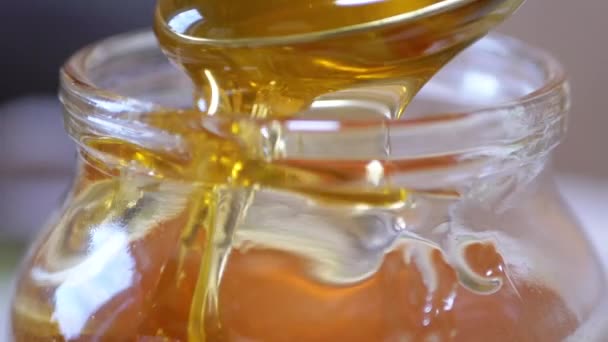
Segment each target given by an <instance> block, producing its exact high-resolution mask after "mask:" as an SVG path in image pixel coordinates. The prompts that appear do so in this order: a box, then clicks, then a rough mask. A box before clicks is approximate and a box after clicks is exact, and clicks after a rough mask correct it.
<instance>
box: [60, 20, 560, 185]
mask: <svg viewBox="0 0 608 342" xmlns="http://www.w3.org/2000/svg"><path fill="white" fill-rule="evenodd" d="M479 44H481V45H480V46H481V49H486V50H488V51H491V52H492V54H493V55H496V56H499V57H500V58H503V59H507V60H509V62H510V63H519V64H521V63H529V64H531V65H533V67H534V68H535V69H536V70H535V71H537V72H540V74H541V75H542V76H540V77H541V78H542V80H541V81H539V84H537V85H535V86H534V88H533V89H529V91H527V93H526V94H524V95H522V96H518V97H517V98H516V99H513V100H511V101H507V102H503V103H499V104H496V105H493V106H480V107H478V108H473V109H471V110H467V111H458V112H452V113H449V112H443V113H442V115H426V116H424V117H421V118H420V117H418V118H412V117H408V116H407V114H406V115H405V116H404V117H402V118H400V119H386V118H382V119H371V120H365V121H362V120H360V119H342V118H340V119H319V118H314V119H310V118H283V119H268V118H262V119H261V118H251V117H244V116H242V115H239V116H236V115H235V116H231V115H221V116H201V115H200V113H197V116H196V119H197V120H198V124H200V125H202V126H203V128H204V129H205V130H207V131H214V133H215V132H217V133H218V134H224V133H226V132H223V131H222V130H223V129H224V128H225V127H230V125H231V124H232V123H234V122H239V123H243V124H245V125H249V127H255V128H256V129H257V130H258V133H259V134H262V135H263V134H267V133H268V132H269V131H276V130H278V131H280V132H279V133H280V134H279V135H281V136H282V137H287V138H286V140H288V142H292V145H291V146H287V147H285V146H283V151H279V152H281V153H276V152H277V151H276V148H275V147H276V146H274V147H268V146H263V147H260V150H264V151H266V152H267V153H268V154H264V155H260V156H259V157H260V158H261V159H264V160H266V161H269V160H277V159H280V160H284V159H294V160H311V159H314V160H331V161H335V160H376V159H383V160H392V161H412V160H419V159H422V158H427V157H431V158H435V157H438V156H439V157H442V156H446V155H449V156H455V157H457V159H458V160H463V159H464V160H469V161H470V160H475V161H479V160H480V159H483V162H480V163H479V165H478V169H477V170H476V171H473V172H477V173H478V176H479V175H480V174H483V173H484V172H485V173H493V172H496V167H489V168H488V167H487V165H488V163H487V161H489V160H491V161H492V162H493V163H494V164H495V162H496V161H498V162H499V164H501V165H502V166H500V168H503V169H504V167H505V165H504V161H505V160H507V159H509V160H512V161H513V162H514V165H519V166H521V165H522V163H526V162H527V161H532V160H537V159H538V158H539V157H540V156H545V155H547V154H548V153H549V152H550V151H551V150H552V149H553V148H554V147H555V146H557V145H558V143H559V141H560V140H561V136H562V134H561V133H562V132H563V130H564V129H565V124H566V113H567V112H568V110H569V86H568V83H567V81H566V76H565V73H564V70H563V68H562V67H561V65H560V63H559V62H558V61H557V60H555V59H554V58H553V57H552V56H550V55H549V54H548V53H546V52H545V51H543V50H540V49H537V48H534V47H531V46H529V45H527V44H525V43H522V42H521V41H518V40H516V39H514V38H510V37H507V36H504V35H500V34H494V33H492V34H490V35H488V36H487V37H485V38H484V39H482V40H481V41H480V42H478V43H476V44H475V45H478V46H479ZM475 45H474V46H475ZM151 50H154V51H156V53H159V52H158V51H160V50H159V48H158V45H157V41H156V39H155V37H154V35H153V33H152V32H151V31H143V32H136V33H127V34H123V35H119V36H115V37H111V38H108V39H105V40H103V41H101V42H99V43H96V44H93V45H90V46H89V47H86V48H84V49H82V50H80V51H79V52H77V53H76V54H75V55H74V56H73V57H71V58H70V59H69V60H68V61H67V63H66V64H65V66H64V67H63V68H62V71H61V94H60V97H61V99H62V102H63V103H64V105H65V107H66V126H67V127H68V131H69V132H70V134H71V135H72V137H73V138H74V139H75V140H80V137H81V136H82V135H87V134H88V135H101V136H103V135H104V134H105V135H106V136H111V135H117V134H118V135H120V138H123V139H125V140H127V141H129V139H132V140H134V141H135V143H137V144H142V145H146V142H142V136H146V137H148V138H149V139H148V143H150V144H148V145H146V148H151V149H154V147H153V146H151V145H155V146H159V147H160V148H162V149H163V151H167V149H168V148H167V146H174V148H173V151H183V149H184V146H181V145H180V144H181V142H180V140H179V139H172V138H171V139H169V138H170V137H169V134H167V132H162V131H158V130H156V131H154V130H153V129H150V127H144V126H141V125H137V124H138V123H137V122H134V121H137V120H136V119H137V118H141V117H145V115H146V114H147V113H151V112H156V113H159V112H164V113H176V112H184V110H183V109H179V108H169V107H167V106H163V105H160V104H158V103H153V102H150V101H146V100H142V99H138V98H133V97H129V96H125V95H124V94H120V93H117V92H114V91H111V90H109V89H107V88H104V87H102V86H101V85H100V84H98V83H97V82H96V81H95V80H94V78H95V77H94V75H92V70H93V69H95V67H96V66H99V65H103V64H104V63H111V62H112V61H113V60H115V59H117V58H120V57H121V56H123V57H124V56H129V55H133V54H137V53H142V51H144V52H145V51H151ZM511 61H512V62H511ZM125 113H129V114H130V116H129V117H130V118H131V119H133V120H118V117H119V114H125ZM184 117H186V116H184ZM117 128H119V129H117ZM146 130H147V134H143V133H142V132H143V131H146ZM85 132H86V133H85ZM264 132H266V133H264ZM379 132H380V133H379ZM479 132H483V134H481V135H480V134H479ZM163 134H164V135H165V136H167V138H168V139H166V140H165V141H162V138H163ZM228 134H229V133H228ZM152 136H154V140H155V141H154V142H153V143H151V140H152V138H150V137H152ZM379 136H380V137H381V138H380V139H378V137H379ZM232 138H234V137H232ZM421 138H424V139H426V141H437V142H438V144H436V145H437V146H433V147H429V146H427V144H420V141H421ZM237 139H238V137H237ZM302 141H314V142H315V146H313V147H311V146H307V145H306V144H302ZM282 143H283V144H284V143H285V141H283V142H282ZM171 144H173V145H171ZM345 146H347V147H348V152H347V153H346V152H345V150H344V148H345ZM269 151H270V152H269ZM379 153H380V154H382V155H378V154H379ZM469 171H470V170H469Z"/></svg>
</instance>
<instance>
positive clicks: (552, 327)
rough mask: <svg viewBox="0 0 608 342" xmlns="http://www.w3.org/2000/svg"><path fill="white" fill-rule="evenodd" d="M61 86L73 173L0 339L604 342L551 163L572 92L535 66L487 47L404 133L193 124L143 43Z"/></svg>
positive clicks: (210, 119)
mask: <svg viewBox="0 0 608 342" xmlns="http://www.w3.org/2000/svg"><path fill="white" fill-rule="evenodd" d="M61 80H62V85H61V99H62V102H63V103H64V105H65V124H66V128H67V131H68V133H69V134H70V135H71V136H72V137H73V138H74V140H75V141H76V142H77V143H78V151H79V158H78V166H77V173H76V177H75V180H74V183H73V186H72V187H71V190H70V192H69V194H68V195H67V198H66V200H65V203H64V204H63V206H62V208H61V209H60V210H59V211H58V214H57V215H55V216H54V217H53V218H52V219H51V220H50V222H49V225H48V227H47V228H46V229H45V230H44V231H43V232H42V233H41V236H40V238H39V239H37V241H36V242H35V243H34V244H33V247H32V249H31V251H30V253H29V254H28V256H27V258H26V259H25V261H24V263H23V266H22V268H21V271H20V273H19V276H18V279H17V281H16V286H15V291H14V295H13V301H12V308H11V321H10V322H9V332H10V335H9V339H10V340H13V341H49V340H52V341H211V342H216V341H237V342H238V341H366V342H369V341H561V340H568V339H569V340H573V341H580V340H582V341H601V338H602V336H604V335H603V334H602V332H601V331H600V329H601V327H602V326H603V324H601V323H598V322H599V321H598V319H601V318H602V317H604V316H605V315H602V313H601V309H602V308H603V307H604V304H603V303H604V302H605V298H606V295H605V278H604V274H603V272H602V269H601V266H600V265H599V262H598V260H597V259H596V256H595V253H594V251H593V250H592V247H591V246H590V244H589V243H588V241H587V240H586V237H585V235H584V233H583V231H582V230H581V228H580V227H579V226H578V225H577V222H576V221H575V220H574V219H573V218H572V216H571V215H570V212H569V211H568V209H567V208H566V207H565V206H564V204H563V202H562V200H561V199H560V196H559V194H558V192H557V191H556V188H555V186H554V183H553V180H552V174H551V170H550V167H549V166H548V165H549V164H550V163H549V161H550V157H551V153H552V151H553V149H554V148H555V147H556V146H557V145H558V143H559V142H560V140H561V139H562V137H563V132H564V129H565V126H566V115H567V112H568V107H569V91H568V85H567V83H566V80H565V77H564V73H563V70H562V69H561V67H560V66H559V64H558V63H557V62H556V61H555V60H553V59H552V58H551V57H550V56H548V55H546V54H545V53H544V52H542V51H539V50H537V49H535V48H533V47H530V46H527V45H525V44H523V43H521V42H519V41H516V40H513V39H511V38H508V37H504V36H500V35H490V36H488V37H486V38H484V39H482V40H481V41H479V42H477V43H475V44H474V45H473V46H472V47H470V48H468V49H467V50H466V51H465V52H463V53H462V54H461V55H460V56H459V57H457V58H456V59H455V60H454V61H452V62H451V63H450V64H449V65H448V66H447V67H446V68H445V69H443V70H442V71H441V72H440V73H439V74H438V75H437V76H436V77H434V78H433V79H432V80H431V82H430V83H428V84H427V85H426V86H425V88H423V90H422V92H421V93H420V94H419V95H418V96H417V97H416V98H415V100H414V102H413V103H412V104H411V106H410V107H409V108H408V109H407V112H406V114H405V115H404V116H403V118H402V119H400V120H389V119H365V120H355V119H352V120H349V119H346V118H348V116H345V119H341V118H338V119H335V118H328V119H323V118H319V117H315V118H314V119H306V118H292V119H289V118H287V119H276V120H273V119H252V118H245V117H242V116H230V115H223V116H202V115H198V114H197V113H193V112H192V111H190V110H188V108H189V107H190V106H191V104H192V97H191V96H190V95H191V94H192V89H191V87H192V86H191V84H190V83H189V81H188V80H187V79H186V78H185V77H184V76H183V75H182V74H181V73H180V72H179V71H178V70H177V69H175V68H174V67H173V66H172V65H171V64H170V63H169V62H168V61H167V59H166V58H165V56H164V55H163V54H162V53H161V51H160V50H159V48H158V47H157V44H156V41H155V39H154V36H153V35H152V34H151V33H148V32H144V33H136V34H128V35H123V36H118V37H114V38H111V39H108V40H105V41H102V42H100V43H98V44H95V45H93V46H91V47H88V48H86V49H83V50H82V51H80V52H79V53H77V54H76V55H75V56H74V57H72V58H71V59H70V60H69V61H68V63H67V64H66V65H65V67H64V69H63V71H62V75H61ZM376 90H377V91H378V89H376ZM376 95H377V93H376ZM358 106H359V107H358ZM387 106H388V107H390V96H388V97H387V96H370V99H369V102H364V103H361V102H359V103H355V104H352V103H350V104H347V106H345V107H344V108H345V110H358V109H359V110H370V108H371V110H379V111H382V110H386V108H388V107H387ZM167 116H171V118H173V117H177V118H179V120H175V121H171V124H163V125H158V124H157V123H158V122H159V120H161V121H162V120H163V118H164V117H167ZM378 117H379V116H378ZM163 122H164V121H163ZM201 141H202V142H203V143H202V144H199V143H200V142H201ZM192 142H199V143H197V144H196V147H197V149H193V148H192V147H193V146H194V145H192ZM201 146H204V147H205V149H200V147H201ZM195 155H196V156H197V158H194V157H193V156H195ZM201 156H202V157H201ZM193 160H195V161H196V162H193ZM193 164H195V165H193ZM252 170H253V171H252ZM242 174H246V175H253V176H251V177H242V176H241V175H242Z"/></svg>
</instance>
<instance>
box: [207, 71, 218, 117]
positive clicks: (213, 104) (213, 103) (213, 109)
mask: <svg viewBox="0 0 608 342" xmlns="http://www.w3.org/2000/svg"><path fill="white" fill-rule="evenodd" d="M204 73H205V77H207V80H208V81H209V86H210V87H211V100H210V101H209V109H208V110H207V114H209V115H215V114H216V113H217V110H218V108H219V106H220V87H219V86H218V84H217V81H216V80H215V77H214V76H213V74H212V73H211V71H210V70H209V69H205V72H204Z"/></svg>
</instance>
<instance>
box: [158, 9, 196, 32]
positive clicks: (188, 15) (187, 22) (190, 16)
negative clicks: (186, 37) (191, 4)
mask: <svg viewBox="0 0 608 342" xmlns="http://www.w3.org/2000/svg"><path fill="white" fill-rule="evenodd" d="M202 20H203V16H202V15H201V13H200V12H199V11H198V10H197V9H195V8H193V9H189V10H187V11H184V12H181V13H178V14H176V15H174V16H173V18H171V19H169V22H168V23H167V25H168V26H169V28H170V29H171V30H173V32H176V33H179V34H186V33H187V32H188V30H189V29H190V28H191V27H192V26H194V25H196V24H198V23H199V22H200V21H202Z"/></svg>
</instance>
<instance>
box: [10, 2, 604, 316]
mask: <svg viewBox="0 0 608 342" xmlns="http://www.w3.org/2000/svg"><path fill="white" fill-rule="evenodd" d="M154 2H155V1H154V0H138V1H124V0H87V1H78V0H62V1H48V0H19V1H14V0H13V1H10V0H3V3H2V6H0V8H1V10H0V32H1V34H0V49H1V50H0V51H2V53H0V75H1V77H0V311H2V308H1V307H2V296H1V294H2V293H6V292H7V288H8V287H7V286H8V285H7V284H8V282H7V279H9V278H10V274H11V272H12V271H13V270H14V267H15V263H16V260H17V259H18V257H19V255H20V254H21V253H22V251H23V246H24V245H25V244H26V243H27V241H29V240H31V238H32V236H33V235H34V234H35V233H36V232H37V231H38V230H39V229H40V227H41V226H42V224H43V221H44V220H45V218H46V217H47V216H48V215H49V213H50V212H51V210H52V209H53V208H55V207H57V206H58V205H59V203H60V199H61V197H62V195H63V194H64V192H65V190H66V188H67V184H68V182H69V180H70V177H71V174H72V166H73V163H74V156H75V155H74V149H73V146H72V145H71V143H70V141H69V140H68V139H67V136H66V134H65V133H64V131H63V126H62V125H63V124H62V121H61V120H62V119H61V106H60V105H59V103H58V101H57V100H56V97H55V93H56V90H57V79H58V70H59V67H60V65H61V64H62V62H63V61H65V59H66V58H67V57H68V56H69V55H70V54H72V53H73V52H74V51H75V50H77V49H78V48H80V47H82V46H83V45H85V44H88V43H91V42H93V41H95V40H97V39H100V38H103V37H106V36H109V35H112V34H115V33H120V32H125V31H129V30H133V29H138V28H145V27H150V25H151V21H152V12H153V6H154ZM606 13H608V1H605V0H584V1H572V0H529V1H528V2H527V4H526V5H525V6H524V7H523V8H522V9H521V10H520V11H519V12H518V13H517V14H516V15H515V16H514V17H513V18H511V19H510V20H509V21H508V22H507V23H506V24H504V25H503V26H502V27H501V30H502V31H503V32H506V33H509V34H512V35H515V36H517V37H519V38H521V39H524V40H526V41H528V42H530V43H533V44H535V45H538V46H541V47H543V48H545V49H547V50H549V51H551V52H552V53H553V54H554V55H556V56H557V57H558V58H559V59H560V60H561V61H562V62H563V64H564V65H565V67H566V69H567V70H568V71H569V75H570V79H571V81H572V88H573V98H574V100H573V107H572V115H571V121H570V132H569V135H568V138H567V140H566V142H565V143H564V144H563V145H562V146H561V147H560V149H559V151H558V153H557V158H556V160H555V163H556V165H557V168H558V170H559V176H558V181H559V184H560V186H561V188H562V190H563V192H564V194H565V197H566V199H567V201H569V202H570V203H571V205H572V206H573V208H574V210H575V212H576V214H577V215H578V216H579V217H580V219H581V220H582V221H583V223H584V224H585V225H586V226H587V227H588V228H589V231H590V235H591V238H592V239H593V240H594V241H596V242H598V244H599V245H601V243H602V242H608V233H606V232H604V230H605V229H603V228H606V227H605V225H604V224H603V222H606V221H608V204H607V203H608V157H607V156H608V155H607V154H606V149H608V134H606V133H605V131H606V128H607V127H608V115H607V113H606V109H607V108H608V104H607V103H606V102H605V101H606V99H605V98H604V96H606V95H605V94H604V93H605V89H606V85H608V66H607V64H606V63H607V62H608V46H607V44H606V32H607V30H608V26H607V24H605V23H604V19H605V15H606ZM600 252H601V253H603V254H604V255H608V251H604V250H600Z"/></svg>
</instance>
